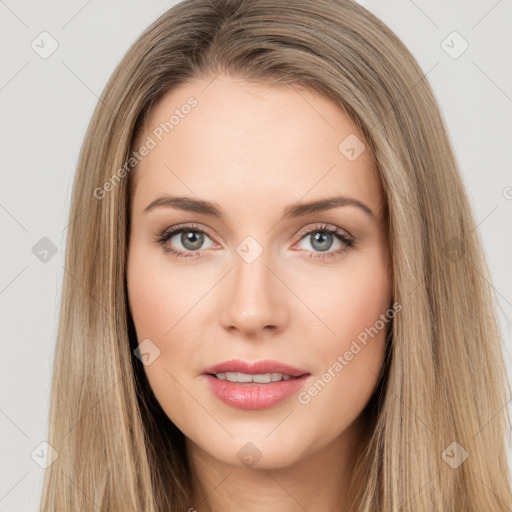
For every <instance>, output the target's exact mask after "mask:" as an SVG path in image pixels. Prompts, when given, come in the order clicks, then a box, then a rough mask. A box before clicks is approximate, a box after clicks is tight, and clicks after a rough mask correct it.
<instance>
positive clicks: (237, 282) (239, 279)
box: [220, 251, 292, 337]
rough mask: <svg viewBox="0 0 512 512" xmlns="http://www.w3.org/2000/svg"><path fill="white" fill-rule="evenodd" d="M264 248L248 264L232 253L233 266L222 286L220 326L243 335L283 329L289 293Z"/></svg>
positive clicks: (251, 335) (286, 320)
mask: <svg viewBox="0 0 512 512" xmlns="http://www.w3.org/2000/svg"><path fill="white" fill-rule="evenodd" d="M269 260H270V258H268V257H267V253H266V252H265V251H264V252H263V253H262V254H261V255H260V256H259V257H258V258H257V259H256V260H255V261H253V262H251V263H249V262H247V261H245V260H244V259H243V258H242V257H239V256H238V255H235V257H234V265H235V268H234V269H233V270H232V271H231V272H230V276H229V278H228V279H227V280H226V283H225V284H224V286H223V288H222V293H223V297H222V299H221V303H222V311H221V315H220V321H221V324H222V326H223V327H224V328H225V329H227V330H230V331H235V332H239V333H240V334H243V335H245V336H250V337H254V336H258V335H259V334H262V335H263V334H264V332H265V331H269V332H270V333H277V332H280V331H282V330H283V329H284V328H285V327H286V325H287V323H288V321H289V308H288V301H289V300H290V296H292V294H291V292H290V291H289V290H288V289H287V288H286V286H285V284H283V280H281V279H282V278H281V279H280V278H279V275H278V272H276V270H275V269H274V268H271V266H270V264H271V262H270V261H269Z"/></svg>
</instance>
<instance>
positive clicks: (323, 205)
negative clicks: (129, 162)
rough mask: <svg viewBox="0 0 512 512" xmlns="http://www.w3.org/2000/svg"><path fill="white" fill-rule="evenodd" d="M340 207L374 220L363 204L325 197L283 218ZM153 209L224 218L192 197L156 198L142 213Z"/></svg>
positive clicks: (209, 203) (215, 208)
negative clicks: (348, 208)
mask: <svg viewBox="0 0 512 512" xmlns="http://www.w3.org/2000/svg"><path fill="white" fill-rule="evenodd" d="M341 206H355V207H357V208H359V209H361V210H362V211H364V212H365V213H367V214H368V215H369V216H370V217H373V218H376V215H375V213H373V211H372V210H371V208H370V207H369V206H368V205H366V204H365V203H363V202H361V201H359V200H358V199H355V198H353V197H347V196H335V197H327V198H325V199H318V200H315V201H309V202H306V203H294V204H290V205H288V206H286V207H285V209H284V210H283V218H284V219H287V218H295V217H301V216H304V215H309V214H313V213H318V212H323V211H325V210H331V209H332V208H339V207H341ZM155 208H175V209H178V210H183V211H186V212H195V213H201V214H203V215H209V216H211V217H216V218H219V219H223V218H224V212H223V210H222V207H221V206H220V205H219V204H218V203H214V202H212V201H206V200H204V199H195V198H193V197H177V196H170V195H163V196H160V197H158V198H156V199H155V200H154V201H152V202H151V203H150V204H148V206H146V208H145V209H144V213H148V212H150V211H151V210H154V209H155Z"/></svg>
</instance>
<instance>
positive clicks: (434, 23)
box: [0, 0, 512, 512]
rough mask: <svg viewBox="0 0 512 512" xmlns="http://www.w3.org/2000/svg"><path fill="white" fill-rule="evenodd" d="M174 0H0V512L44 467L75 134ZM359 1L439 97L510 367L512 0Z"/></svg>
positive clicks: (33, 503) (33, 484) (34, 495)
mask: <svg viewBox="0 0 512 512" xmlns="http://www.w3.org/2000/svg"><path fill="white" fill-rule="evenodd" d="M174 3H176V2H168V1H164V0H151V1H147V0H146V1H142V0H131V1H126V0H123V1H120V0H117V1H105V0H104V1H99V0H89V1H85V0H73V1H66V2H65V1H64V0H61V1H55V0H54V1H29V0H25V1H16V0H0V51H1V57H0V62H1V66H0V108H1V111H0V112H1V114H0V115H1V120H2V122H1V124H0V141H1V151H0V164H1V167H0V168H1V171H2V172H1V178H0V179H1V186H0V226H1V231H0V233H1V240H2V246H1V247H2V260H1V267H0V269H1V273H0V308H1V319H0V329H1V342H2V344H1V350H2V353H1V356H0V364H1V367H0V375H1V387H0V429H1V432H2V435H1V437H0V443H1V447H0V450H1V460H2V466H1V469H0V471H1V473H0V475H1V476H0V510H1V511H4V512H5V511H31V510H33V511H36V510H38V502H39V498H40V492H41V486H42V478H43V473H44V471H43V469H42V468H41V467H39V466H38V465H37V464H36V462H35V461H34V460H33V459H32V458H31V454H32V453H33V451H34V450H36V452H35V453H36V454H37V453H40V452H41V447H40V446H39V445H40V443H41V442H43V441H45V440H46V439H47V424H46V422H47V414H48V404H49V390H50V379H51V368H52V360H53V351H54V347H55V337H56V332H57V320H58V316H57V315H58V305H59V302H60V291H61V283H62V277H63V273H64V269H63V264H64V249H65V241H66V234H67V231H66V225H67V214H68V208H69V199H70V192H71V186H72V182H73V177H74V172H75V166H76V162H77V157H78V152H79V149H80V145H81V143H82V140H83V136H84V134H85V131H86V128H87V125H88V122H89V119H90V116H91V114H92V111H93V108H94V106H95V104H96V102H97V98H98V96H99V95H100V93H101V91H102V89H103V87H104V85H105V83H106V81H107V79H108V77H109V75H110V74H111V73H112V71H113V69H114V67H115V65H116V64H117V63H118V62H119V60H120V59H121V57H122V56H123V54H124V52H125V51H126V50H127V48H128V46H129V45H130V44H131V43H132V42H133V41H134V40H135V39H136V37H137V36H138V35H139V34H140V33H141V31H142V30H143V29H144V28H145V27H147V26H148V25H149V24H150V23H151V22H152V21H153V20H154V19H156V18H157V17H158V16H159V15H160V14H161V13H163V12H164V11H165V10H166V9H167V8H168V7H170V6H171V5H173V4H174ZM360 3H361V4H362V5H364V6H365V7H366V8H368V9H369V10H370V11H372V12H373V13H375V14H376V15H377V16H378V17H380V18H381V19H382V20H383V21H384V22H385V23H387V24H388V25H389V26H390V27H391V28H392V29H393V30H394V31H395V32H396V33H397V35H398V36H399V37H400V38H401V39H402V40H403V41H404V43H405V44H406V45H407V46H408V48H409V49H410V50H411V52H412V53H413V54H414V56H415V57H416V59H417V60H418V62H419V64H420V65H421V67H422V69H423V70H424V72H425V73H427V77H428V80H429V82H430V84H431V85H432V87H433V89H434V92H435V94H436V96H437V98H438V101H439V103H440V106H441V109H442V112H443V115H444V117H445V120H446V123H447V127H448V130H449V133H450V137H451V141H452V143H453V146H454V149H455V152H456V155H457V157H458V159H459V162H460V166H461V169H462V173H463V178H464V182H465V184H466V187H467V190H468V193H469V196H470V198H471V201H472V204H473V209H474V213H475V216H476V219H477V222H478V230H479V233H480V236H481V238H482V240H483V243H484V247H485V251H486V254H487V257H488V262H489V265H490V268H491V272H492V276H493V286H494V289H495V291H496V295H497V297H498V300H499V304H500V308H499V318H500V323H501V326H502V331H503V338H504V345H505V357H506V359H507V364H508V368H509V371H510V368H511V367H512V363H511V356H510V352H511V350H510V347H511V339H512V336H511V318H512V274H511V272H510V265H511V262H512V243H511V239H510V238H511V234H512V172H511V162H512V143H511V141H512V65H511V64H512V62H511V61H512V31H510V26H511V22H512V1H511V0H500V1H496V0H479V1H476V0H472V1H467V0H457V1H455V0H452V1H446V0H435V1H432V0H430V1H427V0H416V1H412V0H389V1H388V0H386V1H383V0H381V1H378V0H366V1H361V2H360ZM43 31H47V32H49V33H50V34H51V36H52V37H53V38H54V39H55V40H56V41H57V42H58V49H57V50H56V51H55V52H54V53H53V54H52V55H51V56H49V57H48V58H47V59H43V58H41V57H40V56H39V55H38V53H36V52H35V51H34V50H33V49H32V47H31V43H32V41H34V40H36V42H37V41H39V40H40V39H38V36H39V34H40V33H41V32H43ZM453 31H457V32H458V33H459V34H460V35H461V36H462V37H463V38H464V40H466V41H467V43H468V44H469V47H468V49H467V50H466V51H465V52H464V53H462V54H461V55H460V56H459V57H458V58H452V57H451V56H450V55H448V53H447V52H446V51H445V49H443V47H442V44H443V43H442V42H443V41H444V40H446V38H447V36H449V35H450V34H451V33H452V32H453ZM452 39H453V37H451V38H449V39H448V40H446V42H445V43H444V45H449V46H453V48H452V50H451V52H452V53H453V52H456V53H458V51H459V50H460V49H461V48H462V46H461V44H463V41H462V40H460V39H459V40H457V39H454V40H453V41H454V42H453V43H452V42H451V41H452ZM39 44H41V43H39ZM45 47H46V48H48V46H45ZM447 49H448V48H447ZM43 237H47V238H48V239H49V240H51V242H52V243H53V244H54V245H55V246H56V249H57V253H56V254H55V255H54V256H53V257H49V259H48V261H46V263H44V262H42V261H40V259H38V258H37V257H36V255H35V254H34V253H33V252H32V248H33V247H34V246H35V245H36V244H37V243H38V242H39V241H40V239H41V238H43ZM50 255H51V253H50ZM50 255H49V256H50ZM504 405H505V404H504ZM35 458H36V459H37V457H35Z"/></svg>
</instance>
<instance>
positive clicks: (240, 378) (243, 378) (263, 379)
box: [216, 372, 291, 384]
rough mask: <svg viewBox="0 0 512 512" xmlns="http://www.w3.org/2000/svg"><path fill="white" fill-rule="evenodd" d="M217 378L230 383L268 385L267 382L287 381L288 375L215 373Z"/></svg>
mask: <svg viewBox="0 0 512 512" xmlns="http://www.w3.org/2000/svg"><path fill="white" fill-rule="evenodd" d="M216 375H217V378H219V379H221V380H228V381H230V382H256V383H257V384H268V383H269V382H279V381H280V380H289V379H291V377H290V376H289V375H283V374H282V373H259V374H257V375H249V374H247V373H240V372H225V373H217V374H216Z"/></svg>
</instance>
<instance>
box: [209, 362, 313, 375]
mask: <svg viewBox="0 0 512 512" xmlns="http://www.w3.org/2000/svg"><path fill="white" fill-rule="evenodd" d="M225 372H240V373H246V374H250V375H257V374H262V373H282V374H283V375H290V377H301V376H302V375H309V372H308V371H307V370H302V369H300V368H296V367H294V366H290V365H288V364H284V363H281V362H279V361H272V360H270V359H265V360H263V361H254V362H246V361H242V360H240V359H232V360H230V361H224V362H223V363H219V364H216V365H214V366H210V367H208V368H205V369H204V370H203V373H204V374H208V375H215V374H217V373H225Z"/></svg>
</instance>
